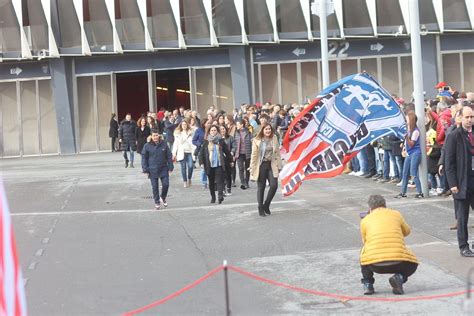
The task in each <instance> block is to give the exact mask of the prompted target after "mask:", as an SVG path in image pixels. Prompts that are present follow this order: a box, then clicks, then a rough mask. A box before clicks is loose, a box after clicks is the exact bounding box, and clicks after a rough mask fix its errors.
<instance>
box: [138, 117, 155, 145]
mask: <svg viewBox="0 0 474 316" xmlns="http://www.w3.org/2000/svg"><path fill="white" fill-rule="evenodd" d="M150 135H151V129H150V127H148V125H147V121H146V119H145V118H144V117H140V118H139V119H138V122H137V130H136V132H135V138H136V139H137V152H138V153H139V154H141V153H142V150H143V146H145V144H146V143H147V141H148V137H149V136H150Z"/></svg>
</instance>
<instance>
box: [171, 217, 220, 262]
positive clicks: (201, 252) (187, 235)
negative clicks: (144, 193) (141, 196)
mask: <svg viewBox="0 0 474 316" xmlns="http://www.w3.org/2000/svg"><path fill="white" fill-rule="evenodd" d="M168 215H169V216H170V217H171V218H172V219H173V220H174V221H175V222H176V223H178V225H179V226H180V227H181V228H182V229H183V231H184V233H185V234H186V237H187V238H188V239H189V240H190V241H191V243H192V244H193V246H194V248H195V249H196V251H197V252H198V253H199V254H200V256H201V258H202V261H203V262H204V266H205V267H206V269H207V271H209V270H210V269H211V267H210V266H209V263H208V262H207V261H206V259H205V255H204V252H203V251H202V250H201V248H199V246H198V245H197V243H196V241H195V240H194V239H193V238H192V237H191V235H190V234H189V232H188V230H187V229H186V227H185V226H184V225H183V224H182V223H181V222H180V221H179V220H178V219H177V218H176V217H175V216H173V214H172V213H171V212H168Z"/></svg>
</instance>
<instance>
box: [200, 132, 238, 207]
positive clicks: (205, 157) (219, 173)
mask: <svg viewBox="0 0 474 316" xmlns="http://www.w3.org/2000/svg"><path fill="white" fill-rule="evenodd" d="M230 160H231V155H230V152H229V150H228V148H227V146H226V144H225V140H224V139H223V138H222V137H221V136H220V135H219V127H218V126H216V125H212V126H211V127H210V128H209V133H208V134H207V135H206V137H205V139H204V142H203V143H202V146H201V150H200V151H199V164H200V165H201V166H204V170H205V171H206V174H207V176H208V178H209V192H210V193H211V203H216V192H215V186H216V183H217V197H218V202H219V204H221V203H222V201H224V177H225V170H226V169H225V168H226V166H228V165H229V161H230Z"/></svg>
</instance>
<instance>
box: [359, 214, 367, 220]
mask: <svg viewBox="0 0 474 316" xmlns="http://www.w3.org/2000/svg"><path fill="white" fill-rule="evenodd" d="M367 215H369V212H362V213H359V217H360V218H361V219H362V218H364V217H366V216H367Z"/></svg>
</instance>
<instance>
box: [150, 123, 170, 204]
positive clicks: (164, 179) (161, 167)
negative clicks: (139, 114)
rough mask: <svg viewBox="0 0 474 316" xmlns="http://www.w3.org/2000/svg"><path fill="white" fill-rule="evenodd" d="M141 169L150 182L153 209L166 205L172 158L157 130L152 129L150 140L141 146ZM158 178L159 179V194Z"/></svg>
mask: <svg viewBox="0 0 474 316" xmlns="http://www.w3.org/2000/svg"><path fill="white" fill-rule="evenodd" d="M142 169H143V173H144V174H145V175H146V176H147V177H148V178H149V179H150V182H151V187H152V190H153V199H154V201H155V209H157V210H159V209H160V207H161V205H162V204H163V206H164V207H167V206H168V203H167V202H166V196H167V195H168V188H169V185H170V178H169V174H170V173H171V172H173V159H172V155H171V150H170V149H169V147H168V145H167V144H166V142H165V141H164V140H163V139H162V138H161V136H160V134H158V131H157V130H153V131H152V133H151V142H149V143H146V144H145V146H144V147H143V151H142ZM158 179H159V180H161V196H160V188H159V185H158Z"/></svg>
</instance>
